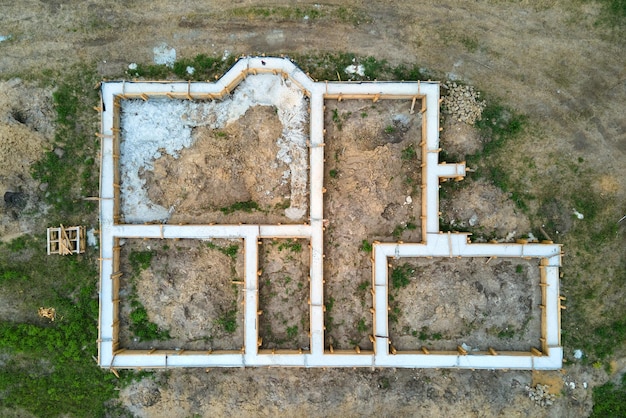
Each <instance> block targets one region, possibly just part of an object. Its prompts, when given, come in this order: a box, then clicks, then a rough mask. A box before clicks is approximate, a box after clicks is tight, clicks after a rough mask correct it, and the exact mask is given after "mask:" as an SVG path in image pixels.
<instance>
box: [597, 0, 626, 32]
mask: <svg viewBox="0 0 626 418" xmlns="http://www.w3.org/2000/svg"><path fill="white" fill-rule="evenodd" d="M595 1H596V2H597V3H600V4H602V13H601V14H600V17H599V19H598V22H597V23H598V24H606V25H608V26H612V27H622V28H623V27H624V26H626V0H595Z"/></svg>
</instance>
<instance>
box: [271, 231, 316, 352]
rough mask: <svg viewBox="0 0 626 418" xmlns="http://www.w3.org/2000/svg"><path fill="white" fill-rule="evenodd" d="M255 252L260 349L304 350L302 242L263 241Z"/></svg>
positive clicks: (305, 251) (305, 252)
mask: <svg viewBox="0 0 626 418" xmlns="http://www.w3.org/2000/svg"><path fill="white" fill-rule="evenodd" d="M261 242H262V244H261V247H260V252H259V268H260V269H261V271H262V274H261V276H260V277H259V309H260V310H262V311H263V313H262V315H261V316H260V318H259V336H260V337H261V338H262V339H263V344H262V345H261V347H260V348H261V349H290V350H299V349H302V350H308V349H309V347H310V340H309V324H310V307H309V304H308V300H309V291H310V284H309V271H310V250H309V248H308V240H304V239H263V240H261Z"/></svg>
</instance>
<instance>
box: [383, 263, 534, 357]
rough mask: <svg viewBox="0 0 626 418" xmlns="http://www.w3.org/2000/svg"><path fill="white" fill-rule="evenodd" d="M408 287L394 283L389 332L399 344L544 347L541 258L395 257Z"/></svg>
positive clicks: (417, 346) (405, 346)
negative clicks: (539, 261)
mask: <svg viewBox="0 0 626 418" xmlns="http://www.w3.org/2000/svg"><path fill="white" fill-rule="evenodd" d="M391 266H392V267H391V271H392V270H393V269H398V268H400V269H403V270H404V271H406V274H407V277H408V278H409V283H408V285H407V286H406V287H396V288H394V287H393V285H392V286H391V287H390V292H389V293H390V295H389V307H390V308H391V311H390V314H389V315H390V318H391V319H390V322H389V323H390V337H391V341H392V344H393V345H394V347H395V348H396V349H398V350H419V349H420V347H421V346H425V347H427V348H428V349H431V350H450V351H454V350H456V348H457V346H459V345H462V344H465V345H467V346H469V347H471V348H469V349H468V351H470V350H477V351H478V350H480V351H486V350H487V349H488V348H489V347H493V348H494V349H495V350H499V351H515V350H519V351H529V350H530V348H531V347H539V337H540V336H541V335H540V329H541V317H540V315H541V312H540V310H539V305H540V304H541V290H540V287H539V264H538V261H537V260H520V259H504V258H498V259H488V258H469V259H460V260H457V259H448V258H440V259H431V260H428V259H420V258H413V259H411V258H409V259H400V260H393V261H392V262H391Z"/></svg>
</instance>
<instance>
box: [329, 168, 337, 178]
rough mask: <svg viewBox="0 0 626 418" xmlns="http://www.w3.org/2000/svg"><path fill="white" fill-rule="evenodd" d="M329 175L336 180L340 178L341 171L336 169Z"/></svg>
mask: <svg viewBox="0 0 626 418" xmlns="http://www.w3.org/2000/svg"><path fill="white" fill-rule="evenodd" d="M328 175H329V176H330V177H331V178H333V179H336V178H337V177H339V171H337V170H336V169H334V168H333V169H331V170H330V172H329V173H328Z"/></svg>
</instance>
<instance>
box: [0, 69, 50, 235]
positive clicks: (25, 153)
mask: <svg viewBox="0 0 626 418" xmlns="http://www.w3.org/2000/svg"><path fill="white" fill-rule="evenodd" d="M51 96H52V94H51V92H50V91H49V90H43V89H39V88H36V87H31V86H28V85H26V84H25V83H24V82H23V81H22V80H20V79H12V80H9V81H6V82H0V196H3V197H4V199H3V201H2V202H1V203H0V239H1V240H9V239H11V238H14V237H16V236H18V235H20V234H22V233H24V232H28V231H29V230H30V226H29V224H28V222H27V221H26V220H23V219H22V217H21V213H22V212H23V211H24V210H28V208H31V209H32V208H33V207H35V205H36V204H37V196H36V195H37V194H38V193H39V190H38V189H37V188H38V187H39V185H38V184H37V182H36V181H34V180H33V179H32V177H31V174H30V170H31V165H32V164H33V163H34V162H35V161H37V160H39V159H40V158H41V157H42V155H43V153H44V151H45V150H46V148H47V147H48V146H49V144H50V140H51V139H52V136H53V134H54V130H53V127H52V123H51V121H52V119H53V115H54V112H53V108H52V101H51ZM44 189H45V185H42V190H44Z"/></svg>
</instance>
